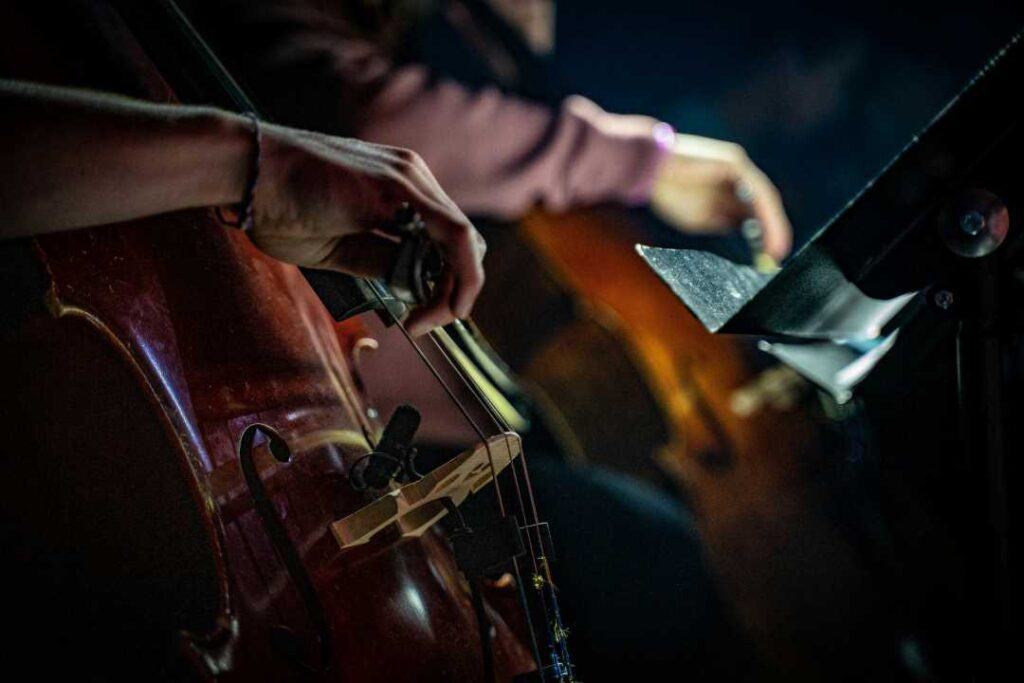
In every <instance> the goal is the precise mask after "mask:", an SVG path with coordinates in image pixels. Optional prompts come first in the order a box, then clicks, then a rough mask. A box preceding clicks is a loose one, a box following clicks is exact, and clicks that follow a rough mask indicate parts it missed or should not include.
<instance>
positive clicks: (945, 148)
mask: <svg viewBox="0 0 1024 683" xmlns="http://www.w3.org/2000/svg"><path fill="white" fill-rule="evenodd" d="M1022 83H1024V34H1018V35H1017V36H1016V37H1015V38H1014V40H1012V41H1011V42H1010V44H1009V45H1008V46H1007V47H1006V48H1004V49H1003V50H1002V51H1001V52H1000V53H999V54H998V55H997V56H996V57H995V58H993V59H992V60H991V61H990V62H989V64H988V65H986V67H985V68H984V69H983V70H982V71H981V72H980V73H979V74H978V75H977V76H975V78H974V79H973V80H972V81H971V82H970V84H969V85H968V86H967V87H966V88H965V89H964V90H963V91H962V92H961V94H960V95H959V96H957V97H956V98H955V99H954V100H953V101H952V102H951V103H950V104H949V105H948V106H947V107H946V108H945V109H944V110H943V111H942V112H940V114H939V115H938V116H937V117H936V118H935V119H934V120H933V121H932V122H931V123H930V124H929V125H928V126H927V128H926V129H925V131H924V132H923V133H921V134H920V135H919V136H917V137H915V138H914V139H913V140H912V141H911V142H910V144H908V145H907V146H906V147H905V148H904V149H903V151H902V152H900V154H899V155H897V157H896V158H895V159H894V160H893V161H892V162H891V163H890V164H889V165H888V166H887V167H886V168H885V169H883V171H882V172H881V174H880V175H879V176H878V177H877V178H876V179H875V180H874V181H872V182H871V183H869V184H868V185H867V186H866V187H865V188H864V189H863V190H862V191H861V192H860V194H859V195H858V196H856V197H855V198H854V199H853V200H852V201H851V202H850V203H849V204H848V205H847V206H846V207H845V208H844V209H843V210H842V211H841V212H840V213H839V214H838V215H837V216H836V217H835V218H834V219H833V220H832V221H831V222H830V223H829V224H828V225H826V227H825V228H823V229H822V230H821V231H820V232H819V233H818V234H817V235H816V236H815V237H814V238H813V239H812V240H811V241H810V242H809V243H808V244H807V245H806V246H805V247H803V248H802V249H801V250H800V251H799V252H798V253H797V254H796V255H795V256H794V257H793V258H792V259H791V260H790V261H789V263H788V264H787V265H786V266H785V268H783V269H782V270H780V271H779V272H778V273H776V274H774V275H770V276H769V275H763V274H761V273H758V272H756V271H754V270H753V269H751V268H749V267H746V266H741V265H737V264H734V263H731V262H728V261H725V260H724V259H721V258H719V257H716V256H714V255H711V254H707V253H703V252H696V251H690V250H676V249H664V248H656V247H647V246H641V245H638V246H637V250H638V251H639V253H640V255H641V256H642V257H643V258H644V259H645V260H646V261H647V263H648V264H649V265H650V266H651V268H653V269H654V271H655V272H656V273H657V274H658V275H659V277H661V279H662V280H664V282H665V283H666V284H667V285H668V286H669V287H670V288H671V289H672V291H673V292H674V293H675V294H676V295H677V296H678V297H679V298H680V299H681V300H682V301H683V303H684V304H686V306H687V307H688V308H689V309H690V310H691V311H692V312H693V313H694V315H696V316H697V318H698V319H700V320H701V322H702V323H703V324H704V325H705V326H706V327H707V328H708V329H709V330H711V331H712V332H718V333H725V334H745V335H754V336H757V337H760V338H762V340H763V341H762V348H764V349H765V350H766V351H768V352H770V353H772V354H773V355H775V356H776V357H777V358H779V360H781V361H782V362H784V363H786V364H788V365H790V366H792V367H793V368H794V369H796V370H797V371H798V372H800V373H802V374H803V375H804V376H805V377H807V378H808V379H810V380H811V381H813V382H815V383H817V384H818V385H820V386H821V387H823V388H824V389H826V390H828V391H829V392H830V393H832V395H833V396H834V397H835V398H836V399H837V400H839V401H844V400H847V399H849V398H850V397H851V396H852V395H853V393H854V392H855V390H856V387H857V385H858V384H859V383H860V382H861V381H862V380H863V379H865V378H866V377H868V376H869V375H870V374H871V372H872V370H873V369H874V368H875V367H876V366H877V365H878V363H879V361H880V360H881V359H882V358H883V357H884V356H885V354H886V352H888V351H889V350H890V349H892V348H893V347H894V346H895V345H896V344H898V343H899V335H900V331H901V329H903V328H904V326H905V325H907V324H909V323H911V322H912V321H913V320H914V319H915V318H916V317H917V316H919V315H920V314H921V312H922V310H924V309H928V310H929V312H931V313H938V314H939V315H943V316H948V317H950V318H952V319H953V320H954V321H955V322H956V323H957V363H958V367H957V372H958V379H959V382H958V390H957V393H958V400H959V405H960V409H961V416H962V425H963V427H962V432H963V434H962V436H963V443H964V446H965V448H966V453H965V455H966V457H967V462H969V463H971V465H972V468H973V469H974V472H975V475H976V477H977V479H976V481H977V483H978V493H979V495H980V497H981V498H982V500H979V501H977V502H978V505H977V506H976V507H977V508H978V509H976V510H975V512H976V513H978V520H977V523H978V533H979V534H980V535H981V536H983V537H984V538H985V539H986V541H987V542H986V543H985V549H984V554H985V555H986V556H985V557H984V558H983V559H979V562H984V563H985V571H984V572H983V573H981V574H980V575H979V578H982V579H983V580H984V579H987V580H988V581H990V582H991V590H986V589H987V588H988V586H986V587H983V588H982V589H981V591H980V594H979V595H978V596H977V601H976V602H977V606H978V610H979V611H978V614H977V617H978V622H977V623H975V624H971V625H970V630H971V631H972V632H973V634H974V637H975V647H976V651H975V654H978V655H982V654H983V655H985V656H984V657H978V658H976V661H977V662H978V666H979V667H981V668H980V673H981V674H982V676H983V677H986V676H990V675H994V672H995V671H996V670H997V668H998V664H997V663H998V662H1000V661H1002V662H1005V661H1006V659H1005V658H1006V657H1007V656H1008V655H1007V653H1008V651H1009V648H1008V647H1007V646H1008V645H1010V643H1011V642H1012V639H1011V631H1012V629H1013V624H1014V621H1015V617H1016V615H1015V614H1014V612H1015V611H1016V609H1017V607H1018V605H1017V602H1016V597H1017V596H1016V592H1015V590H1014V589H1015V586H1014V585H1013V582H1012V578H1011V577H1012V575H1011V571H1010V552H1009V551H1010V547H1009V543H1010V539H1009V536H1008V519H1007V517H1008V515H1007V491H1006V477H1005V458H1006V452H1005V444H1004V438H1003V420H1004V417H1005V416H1004V415H1003V414H1002V407H1003V396H1002V389H1003V383H1004V377H1003V369H1002V364H1001V363H1002V361H1001V353H1002V350H1003V349H1004V348H1005V346H1006V343H1007V336H1008V334H1009V333H1010V332H1011V331H1013V330H1011V329H1010V328H1009V326H1008V324H1007V323H1008V321H1009V320H1011V319H1012V318H1013V316H1012V315H1011V314H1012V313H1013V312H1014V311H1015V310H1017V309H1020V308H1022V307H1019V306H1016V302H1014V301H1012V300H1011V297H1010V296H1008V294H1009V290H1010V287H1013V286H1017V287H1020V284H1019V283H1018V284H1017V285H1013V284H1012V282H1013V278H1014V275H1015V274H1017V276H1018V280H1021V279H1022V277H1021V276H1024V267H1022V263H1024V258H1022V246H1024V240H1022V239H1021V234H1022V232H1024V231H1022V230H1021V227H1020V221H1021V217H1024V205H1022V204H1024V188H1022V185H1024V173H1021V171H1020V162H1019V159H1021V158H1022V152H1024V144H1022V138H1024V131H1022V130H1021V126H1020V111H1019V107H1018V106H1017V105H1011V104H1010V103H1011V102H1012V101H1015V100H1016V98H1018V97H1020V96H1021V84H1022ZM1011 215H1012V216H1015V220H1016V221H1017V222H1018V224H1017V225H1015V226H1011V225H1010V216H1011ZM1015 306H1016V309H1015V308H1014V307H1015ZM993 667H995V668H993Z"/></svg>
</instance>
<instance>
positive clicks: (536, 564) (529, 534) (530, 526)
mask: <svg viewBox="0 0 1024 683" xmlns="http://www.w3.org/2000/svg"><path fill="white" fill-rule="evenodd" d="M427 336H429V337H430V339H431V342H432V343H433V344H434V345H435V346H436V347H437V350H438V351H439V352H440V353H441V356H442V358H444V359H445V361H446V362H447V363H448V364H449V366H450V367H451V368H452V369H453V370H454V371H455V373H456V375H457V376H458V377H459V379H460V380H461V381H462V382H463V384H465V385H466V386H467V387H468V388H469V390H470V391H471V392H472V393H473V395H474V396H475V397H476V398H477V400H478V401H480V402H481V403H482V404H483V406H484V407H485V409H487V410H488V412H489V413H490V414H491V419H492V420H494V422H495V423H496V424H497V425H499V427H500V426H502V425H504V427H505V428H506V429H508V425H507V423H506V421H505V420H504V418H502V417H501V414H500V413H499V412H498V411H497V409H496V408H495V407H494V404H493V403H492V402H491V401H490V400H489V399H488V398H487V396H486V395H485V394H484V393H483V391H482V390H481V389H480V387H478V386H477V385H476V384H475V383H474V382H472V381H471V380H470V379H469V377H468V376H467V374H466V371H465V370H464V369H463V368H462V367H460V365H459V364H458V363H457V362H455V360H454V359H453V358H452V357H451V354H449V353H448V352H447V351H446V350H445V349H444V348H443V345H441V344H440V343H439V342H438V341H437V338H436V336H435V335H434V333H431V334H429V335H427ZM505 446H506V449H507V450H506V452H507V454H508V461H509V467H510V469H511V470H512V480H513V482H514V484H515V490H516V494H517V500H518V502H519V505H520V510H521V513H522V515H523V520H524V522H526V524H525V528H526V540H527V544H528V546H529V550H530V561H531V565H532V568H533V572H534V574H533V579H534V581H538V580H540V581H543V582H545V583H541V584H540V585H537V584H536V583H535V584H534V587H535V589H536V590H537V592H538V594H539V598H540V600H539V602H540V608H541V611H542V612H543V616H544V625H545V629H546V630H547V632H548V635H549V638H550V640H551V642H552V643H554V644H556V645H559V646H560V647H561V648H562V649H563V658H564V659H565V660H566V662H568V661H569V657H568V651H567V649H566V647H565V645H564V642H563V641H562V640H561V639H560V638H558V637H556V634H555V632H554V629H555V628H558V629H561V630H564V629H562V623H561V610H560V609H559V608H558V604H557V597H556V596H555V594H554V585H553V583H552V578H551V570H550V564H549V561H548V558H547V557H546V556H545V551H544V538H543V536H542V535H541V526H542V525H541V521H540V515H539V514H538V512H537V506H536V502H535V501H534V500H533V498H532V496H533V491H532V487H529V488H528V491H529V496H530V510H527V509H526V507H525V504H524V503H523V495H522V489H521V488H520V485H519V478H518V476H517V474H516V468H515V463H514V462H513V456H512V451H511V448H509V446H508V442H506V443H505ZM519 457H520V458H521V459H522V467H523V471H524V476H526V477H528V476H529V469H528V468H527V466H526V449H525V448H524V447H523V446H522V441H521V440H520V452H519ZM527 483H528V484H529V480H528V479H527ZM530 512H532V515H533V517H532V519H531V518H530ZM534 536H536V549H535V547H534V546H535V544H534ZM537 549H539V550H540V553H538V552H537ZM542 569H543V572H542ZM517 578H519V577H518V576H517ZM545 586H547V588H546V589H545ZM547 599H550V600H551V601H552V605H551V607H550V609H549V606H548V600H547ZM552 614H553V615H554V618H552Z"/></svg>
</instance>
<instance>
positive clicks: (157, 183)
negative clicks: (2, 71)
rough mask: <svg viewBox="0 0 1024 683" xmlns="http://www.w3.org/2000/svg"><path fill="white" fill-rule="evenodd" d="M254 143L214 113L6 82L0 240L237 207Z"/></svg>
mask: <svg viewBox="0 0 1024 683" xmlns="http://www.w3.org/2000/svg"><path fill="white" fill-rule="evenodd" d="M251 138H252V136H251V133H250V132H249V130H248V124H247V122H246V121H245V120H244V119H243V118H241V117H237V116H234V115H231V114H228V113H225V112H221V111H219V110H215V109H211V108H200V107H185V106H176V105H158V104H151V103H146V102H141V101H137V100H131V99H128V98H122V97H117V96H112V95H105V94H100V93H94V92H89V91H83V90H76V89H70V88H55V87H49V86H42V85H35V84H30V83H22V82H16V81H2V80H0V149H2V150H3V157H2V160H0V238H8V237H17V236H25V235H31V234H38V233H44V232H55V231H60V230H68V229H72V228H81V227H88V226H92V225H100V224H104V223H113V222H118V221H125V220H130V219H132V218H139V217H142V216H149V215H153V214H158V213H165V212H168V211H175V210H179V209H186V208H192V207H197V206H209V205H216V204H228V203H232V202H237V201H239V200H240V199H241V195H242V192H243V187H244V184H245V179H246V174H247V173H248V167H249V156H250V154H251V145H252V139H251Z"/></svg>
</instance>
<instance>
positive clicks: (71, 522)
mask: <svg viewBox="0 0 1024 683" xmlns="http://www.w3.org/2000/svg"><path fill="white" fill-rule="evenodd" d="M78 4H79V5H81V3H78ZM2 14H3V18H2V21H4V22H14V23H8V24H7V26H8V27H11V26H13V27H16V28H15V29H14V32H16V33H17V35H20V36H22V37H23V38H24V40H23V41H22V44H20V45H19V46H18V47H17V49H16V50H14V49H12V50H10V52H9V54H10V53H16V54H17V55H18V56H19V58H18V60H15V62H14V63H13V64H12V63H6V64H4V69H5V75H8V76H15V77H17V76H23V77H26V78H32V79H36V80H43V81H49V82H55V83H74V84H80V85H94V86H96V87H107V86H109V85H110V84H111V83H113V84H114V85H116V84H117V83H118V80H117V79H116V78H115V79H110V80H108V79H106V78H105V76H108V75H109V74H108V73H107V72H105V71H103V70H102V69H100V68H99V66H98V65H102V64H104V63H109V62H105V60H106V59H107V58H108V56H109V58H110V59H115V61H116V62H117V63H118V64H120V65H121V67H123V68H124V70H125V72H126V73H130V74H133V75H134V76H135V77H136V78H137V80H136V81H135V84H136V86H138V87H139V89H138V90H136V91H135V92H133V93H131V94H137V95H138V94H141V95H144V96H148V97H151V98H155V99H159V100H163V101H171V100H172V99H173V93H171V92H170V91H169V90H168V89H167V87H166V85H165V84H164V83H163V82H162V81H161V79H160V77H159V74H158V73H156V72H155V70H154V69H153V67H152V65H151V64H150V63H149V62H148V60H147V58H146V55H145V50H144V46H140V45H138V44H137V43H136V42H134V40H133V39H132V36H131V35H130V34H129V32H128V31H127V30H126V29H125V26H124V25H123V24H121V23H120V22H119V20H118V15H117V14H116V12H113V11H110V10H109V8H103V9H101V10H100V11H98V12H97V13H96V14H92V15H90V16H91V18H92V20H94V21H95V23H93V24H91V25H88V26H87V25H84V24H77V23H76V24H74V25H73V26H72V27H71V28H72V29H73V30H72V31H71V32H70V33H69V32H67V31H65V30H61V31H57V30H56V29H54V30H51V27H50V26H48V25H47V24H45V23H43V24H41V23H39V13H38V12H34V11H22V9H21V7H14V6H10V5H8V6H5V8H4V9H3V11H2ZM52 18H53V20H54V23H55V24H56V23H57V20H61V21H65V20H69V17H52ZM65 28H67V27H65ZM69 35H79V36H91V37H92V38H96V37H97V36H101V37H102V38H103V39H104V41H105V43H104V44H105V45H108V46H109V45H113V47H112V48H110V49H109V50H108V49H107V48H106V47H104V48H100V47H97V46H96V45H95V44H93V43H91V42H84V43H75V42H69V40H68V36H69ZM101 55H103V56H102V57H101ZM21 246H22V247H24V249H23V250H22V251H23V254H24V255H29V256H32V257H34V265H33V266H32V269H33V270H34V272H35V273H36V275H37V276H38V283H39V285H40V286H39V294H40V295H41V296H40V298H39V299H38V301H36V302H34V303H36V304H38V305H37V306H36V310H34V311H32V312H30V313H29V314H28V315H26V316H24V317H23V318H22V319H21V320H19V321H18V324H17V325H15V326H14V327H12V328H9V329H5V330H4V331H3V334H2V337H0V340H2V345H0V364H2V370H0V375H2V377H3V392H2V397H0V431H2V433H3V434H4V443H3V446H2V449H3V466H4V476H3V478H2V484H0V501H2V503H0V512H2V515H0V519H2V523H3V532H4V534H3V541H4V543H5V547H4V557H5V562H6V563H7V569H8V570H9V571H10V573H11V574H12V576H11V578H10V579H9V581H8V582H7V583H6V585H5V588H6V589H7V591H8V598H7V599H5V605H6V607H5V612H6V618H7V619H8V620H9V623H10V624H13V625H15V626H16V627H17V630H18V635H17V637H16V638H14V639H13V640H10V641H9V643H8V646H9V650H10V652H11V653H12V655H13V656H15V658H20V659H21V661H22V664H23V665H25V664H27V665H31V666H33V667H36V668H38V670H39V672H40V673H58V672H59V673H68V672H72V673H73V674H74V676H75V678H76V679H83V680H84V679H88V680H121V679H125V680H164V679H179V678H182V679H207V680H212V679H217V680H231V681H284V680H329V681H388V682H391V681H453V680H460V681H461V680H468V681H473V680H481V679H482V677H483V671H484V666H483V663H482V655H481V652H482V650H481V645H480V640H479V637H478V627H477V622H476V619H475V616H474V610H473V606H472V604H471V599H470V595H469V592H468V588H467V586H466V584H465V581H464V580H463V579H462V577H461V575H460V574H459V572H458V570H457V568H456V566H455V562H454V559H453V557H452V554H451V552H450V549H449V547H448V545H447V543H446V542H445V541H444V540H443V539H442V538H441V537H440V535H438V534H435V533H434V532H432V531H428V532H427V533H424V534H422V535H421V536H418V537H414V538H402V537H400V535H399V533H398V532H397V531H395V530H391V531H388V530H385V531H384V532H383V533H378V534H377V535H375V536H374V537H373V538H372V539H370V540H368V541H367V542H365V543H362V544H360V545H358V546H356V547H349V548H345V549H343V548H342V547H341V544H340V543H339V542H338V540H337V539H336V538H335V536H334V534H332V531H331V525H332V524H334V523H335V522H337V521H339V520H342V519H344V518H346V517H347V516H348V515H350V514H352V513H354V512H356V511H358V510H360V509H362V508H364V507H365V506H366V505H367V504H369V503H370V502H372V500H373V499H374V498H375V495H374V494H372V493H358V492H356V491H355V490H353V488H352V487H351V486H350V485H349V481H348V470H349V468H350V467H351V465H352V463H353V462H354V459H355V458H358V457H359V456H361V455H362V454H364V453H365V452H366V448H367V438H366V435H367V434H376V433H378V432H379V430H380V427H381V425H380V423H379V422H378V421H377V420H376V419H375V418H374V417H373V414H372V411H368V410H367V408H366V405H365V404H364V403H363V397H362V393H361V386H362V385H364V384H366V383H367V382H368V381H370V379H371V378H366V377H364V378H359V377H358V376H357V375H356V370H354V369H353V365H352V363H351V354H350V350H351V349H350V348H346V344H345V341H346V336H345V332H344V330H342V334H341V336H340V338H339V334H338V328H336V326H335V325H334V321H333V320H332V319H331V318H330V316H329V315H328V314H327V312H326V311H325V310H324V308H323V306H322V305H321V303H320V302H319V300H318V299H317V298H316V296H315V295H314V293H313V292H312V290H311V289H310V288H309V286H308V285H307V284H306V282H305V280H304V279H303V278H302V276H301V275H300V273H299V271H298V270H297V269H295V268H294V267H291V266H287V265H283V264H281V263H279V262H276V261H274V260H272V259H269V258H267V257H265V256H263V255H262V254H261V253H260V252H258V251H257V250H256V249H255V248H254V247H252V245H251V244H250V243H249V242H248V239H247V238H246V237H245V236H244V235H243V234H242V233H240V232H237V231H232V230H229V229H225V228H224V227H222V226H221V225H219V224H217V223H216V222H215V221H213V220H212V219H211V216H210V215H209V214H208V212H205V211H191V212H185V213H181V214H176V215H168V216H162V217H157V218H153V219H148V220H142V221H133V222H131V223H130V224H122V225H113V226H105V227H100V228H95V229H88V230H81V231H75V232H70V233H64V234H54V235H48V236H45V237H40V238H38V239H37V240H35V241H34V242H32V243H31V244H24V245H21ZM367 315H373V314H367ZM406 362H408V363H414V362H418V361H416V360H415V357H414V356H413V354H412V352H411V351H410V352H409V354H408V356H407V357H406ZM453 381H454V380H453ZM268 519H269V521H268ZM274 520H276V524H275V522H274ZM275 527H276V529H275ZM488 613H489V616H490V619H491V621H492V623H493V624H494V629H495V630H494V637H493V644H494V659H495V670H496V672H497V677H498V678H499V679H500V680H510V679H512V678H513V677H514V676H516V675H518V674H521V673H524V672H527V671H531V670H532V669H533V668H534V666H535V665H534V662H533V657H532V654H531V653H530V651H529V649H528V648H527V647H526V646H525V645H524V644H523V642H522V641H521V640H520V639H519V638H517V637H516V636H514V635H513V633H512V631H511V629H510V627H509V626H508V624H507V622H506V620H505V619H504V618H503V617H502V615H501V614H499V613H498V612H496V611H495V610H493V609H490V608H488Z"/></svg>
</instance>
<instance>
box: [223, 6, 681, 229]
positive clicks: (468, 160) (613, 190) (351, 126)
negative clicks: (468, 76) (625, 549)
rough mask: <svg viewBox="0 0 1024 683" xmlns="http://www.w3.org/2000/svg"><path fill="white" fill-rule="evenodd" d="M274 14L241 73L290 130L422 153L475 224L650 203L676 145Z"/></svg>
mask: <svg viewBox="0 0 1024 683" xmlns="http://www.w3.org/2000/svg"><path fill="white" fill-rule="evenodd" d="M268 5H274V3H266V2H264V3H257V7H259V9H258V10H248V12H249V17H248V19H249V20H250V22H253V25H257V26H259V30H258V31H256V33H255V35H254V37H253V43H254V44H255V45H258V46H259V48H260V52H258V53H255V52H254V53H253V54H252V55H250V56H247V57H245V59H244V62H243V63H242V64H240V65H238V66H240V67H241V68H242V69H243V71H245V72H246V73H247V75H248V77H249V81H250V85H251V86H255V87H256V89H257V92H258V94H260V95H262V96H264V97H265V99H267V100H273V102H274V103H275V105H276V106H274V107H273V110H275V111H278V112H281V111H282V109H283V115H284V117H285V118H286V120H287V122H289V123H297V124H299V125H305V126H307V127H316V128H321V129H325V130H331V131H339V132H342V133H343V134H347V135H351V136H354V137H360V138H363V139H366V140H370V141H373V142H379V143H384V144H389V145H395V146H401V147H409V148H411V149H414V150H415V151H417V152H418V153H419V154H420V155H421V156H422V157H423V158H424V160H425V161H426V162H427V165H428V166H429V167H430V169H431V170H432V171H433V173H434V174H435V175H436V176H437V178H438V180H439V181H440V183H441V185H442V186H443V187H444V189H445V190H446V191H447V192H448V194H449V195H450V196H451V197H452V198H453V199H454V200H455V201H456V203H458V204H459V206H460V207H461V208H462V209H463V210H464V211H466V212H468V213H473V214H479V215H490V216H494V217H499V218H514V217H518V216H521V215H522V214H523V213H524V212H525V211H527V210H528V209H529V208H531V207H532V206H534V205H537V204H540V205H543V206H545V207H548V208H550V209H554V210H559V209H565V208H569V207H572V206H578V205H585V204H593V203H599V202H606V201H613V202H621V203H626V204H640V203H644V202H646V201H647V199H648V198H649V196H650V192H651V187H652V185H653V183H654V176H655V174H656V172H657V169H658V167H659V165H660V162H661V161H662V159H663V158H664V157H665V155H666V150H667V148H668V147H669V144H670V141H671V132H670V129H667V126H665V125H664V124H659V123H658V122H657V121H655V120H654V119H650V118H647V117H642V116H628V117H626V116H613V115H610V114H607V113H606V112H604V111H603V110H601V109H600V108H599V107H598V106H597V105H595V104H594V103H592V102H590V101H589V100H586V99H584V98H582V97H571V98H568V99H567V100H565V101H564V102H563V103H562V104H561V106H560V107H558V108H552V107H549V106H544V105H541V104H537V103H535V102H532V101H529V100H525V99H520V98H516V97H512V96H509V95H506V94H504V93H502V92H501V91H499V90H498V89H497V88H484V89H470V88H467V87H464V86H463V85H461V84H459V83H458V82H456V81H453V80H445V79H438V78H436V77H435V76H434V74H432V73H431V72H430V71H429V70H428V69H427V68H426V67H424V66H421V65H415V64H413V65H396V64H395V63H394V62H392V61H391V60H390V59H389V58H388V56H387V55H386V54H385V53H384V51H383V50H381V49H380V48H379V47H377V46H375V45H374V44H372V43H371V42H370V41H367V40H364V39H360V38H358V37H356V36H354V35H353V32H352V31H351V30H349V28H348V27H347V26H346V25H345V24H344V22H343V21H341V20H339V18H338V17H337V16H335V15H334V14H333V13H332V14H331V15H327V14H326V13H324V12H321V11H317V10H315V9H312V8H311V7H310V6H309V5H308V4H299V3H295V2H279V3H278V4H277V5H276V6H273V7H271V9H267V6H268ZM242 11H243V12H244V11H246V10H242ZM256 12H258V13H259V14H258V15H257V14H255V13H256Z"/></svg>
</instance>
